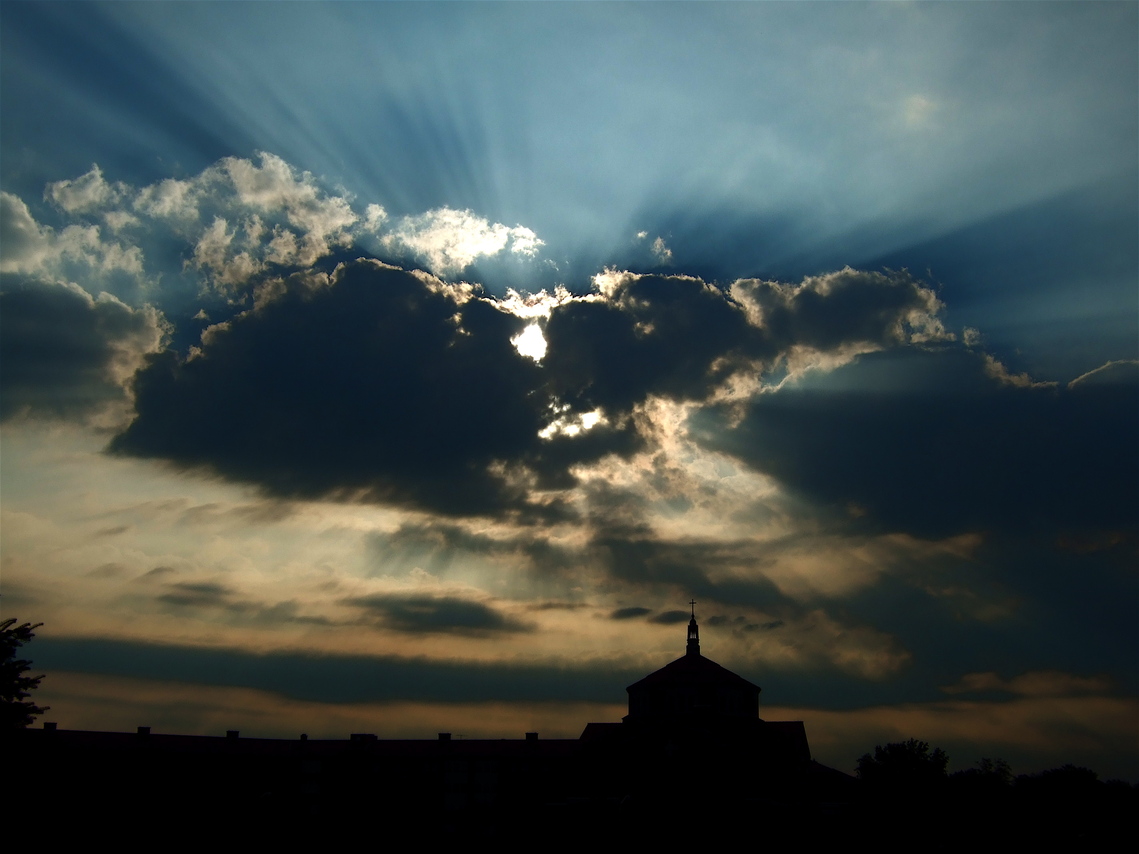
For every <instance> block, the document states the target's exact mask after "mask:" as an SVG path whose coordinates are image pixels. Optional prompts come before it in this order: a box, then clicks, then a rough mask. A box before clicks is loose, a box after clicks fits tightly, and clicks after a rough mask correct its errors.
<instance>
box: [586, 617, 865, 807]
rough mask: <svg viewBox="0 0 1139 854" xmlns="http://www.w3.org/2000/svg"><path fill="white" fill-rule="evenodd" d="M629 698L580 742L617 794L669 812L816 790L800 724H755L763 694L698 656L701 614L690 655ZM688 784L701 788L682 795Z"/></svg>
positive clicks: (635, 687)
mask: <svg viewBox="0 0 1139 854" xmlns="http://www.w3.org/2000/svg"><path fill="white" fill-rule="evenodd" d="M693 605H695V603H693ZM626 691H627V692H628V694H629V713H628V714H627V715H625V717H624V718H623V719H622V720H621V722H620V723H590V724H588V725H587V726H586V728H585V731H584V732H583V733H582V734H581V739H582V744H583V758H584V761H585V762H587V763H592V765H593V767H594V774H595V775H596V777H597V778H598V779H604V780H606V781H608V783H607V786H608V788H609V790H610V791H611V792H614V793H615V792H618V791H620V792H622V793H623V794H624V795H625V796H626V797H633V798H635V799H638V800H640V801H642V802H646V803H650V804H653V805H654V807H655V808H659V809H664V810H667V809H670V808H671V807H672V806H674V805H679V803H680V802H691V801H692V800H693V799H694V798H698V799H703V800H707V801H710V802H716V803H719V804H722V803H724V802H725V801H728V802H740V801H741V800H748V799H753V800H754V799H766V798H770V797H772V796H773V795H775V794H778V796H779V797H782V798H786V797H798V796H801V795H805V794H806V793H807V792H808V790H809V789H810V788H811V787H812V786H814V785H815V784H816V783H817V780H818V776H819V769H821V768H822V766H819V765H817V763H813V762H812V761H811V751H810V747H809V746H808V744H807V733H806V730H805V729H804V727H803V723H802V721H764V720H762V719H761V718H760V717H759V694H760V691H761V689H760V687H759V686H758V685H755V684H754V683H752V682H749V681H748V680H747V679H744V678H743V677H742V676H739V675H737V674H735V673H733V672H732V671H730V670H728V669H727V668H725V667H721V666H720V665H719V664H717V663H716V662H714V661H712V660H711V659H709V658H705V657H704V656H703V655H701V653H700V628H699V625H698V624H697V622H696V612H695V608H693V612H692V619H691V620H690V621H689V623H688V639H687V646H686V649H685V654H684V655H683V656H682V657H680V658H678V659H676V660H675V661H673V662H671V663H669V664H666V665H665V666H664V667H662V668H661V669H660V670H657V671H654V672H653V673H650V674H649V675H648V676H646V677H645V678H644V679H641V680H640V681H639V682H635V683H633V684H632V685H630V686H629V687H628V688H627V689H626ZM836 773H837V772H836ZM686 775H688V778H689V779H699V781H700V785H699V786H698V787H695V788H691V789H678V788H677V786H676V781H677V779H678V778H685V777H686ZM842 776H844V777H845V775H842Z"/></svg>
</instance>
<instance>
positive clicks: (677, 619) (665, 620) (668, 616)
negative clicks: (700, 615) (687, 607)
mask: <svg viewBox="0 0 1139 854" xmlns="http://www.w3.org/2000/svg"><path fill="white" fill-rule="evenodd" d="M689 619H691V614H689V612H688V611H664V612H663V613H660V614H655V615H653V616H652V617H649V622H650V623H660V624H661V625H665V626H672V625H675V624H676V623H687V622H688V621H689Z"/></svg>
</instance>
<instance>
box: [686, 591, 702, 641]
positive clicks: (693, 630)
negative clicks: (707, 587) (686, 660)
mask: <svg viewBox="0 0 1139 854" xmlns="http://www.w3.org/2000/svg"><path fill="white" fill-rule="evenodd" d="M688 604H689V605H691V606H692V619H691V620H689V621H688V649H687V650H685V654H686V655H699V654H700V627H699V626H698V625H696V600H695V599H693V600H692V601H691V602H689V603H688Z"/></svg>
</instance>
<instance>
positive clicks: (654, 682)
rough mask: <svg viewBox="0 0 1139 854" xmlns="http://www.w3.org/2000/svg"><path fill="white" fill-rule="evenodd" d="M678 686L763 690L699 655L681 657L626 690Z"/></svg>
mask: <svg viewBox="0 0 1139 854" xmlns="http://www.w3.org/2000/svg"><path fill="white" fill-rule="evenodd" d="M678 685H731V686H733V687H735V688H740V687H746V688H750V689H752V690H754V691H755V692H756V693H759V692H760V691H761V690H763V689H761V688H760V687H759V686H758V685H756V684H754V683H752V682H749V681H748V680H746V679H744V678H743V677H742V676H738V675H736V674H735V673H732V671H730V670H728V669H727V668H726V667H721V666H720V665H718V664H717V663H716V662H714V661H712V659H710V658H705V657H704V656H702V655H700V654H699V653H696V654H690V655H684V656H681V657H680V658H678V659H676V661H673V662H671V663H669V664H666V665H665V666H664V667H662V668H661V669H660V670H657V671H654V672H653V673H650V674H649V675H648V676H646V677H645V678H644V679H642V680H641V681H640V682H634V683H633V684H632V685H630V686H629V687H628V688H626V689H625V690H626V691H629V692H632V691H638V690H644V689H648V690H652V689H654V688H667V687H670V686H678Z"/></svg>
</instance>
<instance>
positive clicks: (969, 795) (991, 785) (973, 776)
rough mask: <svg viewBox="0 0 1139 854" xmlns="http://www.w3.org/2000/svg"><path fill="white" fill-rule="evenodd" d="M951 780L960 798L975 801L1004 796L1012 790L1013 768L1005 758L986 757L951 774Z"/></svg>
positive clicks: (952, 786)
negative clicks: (970, 766) (969, 766)
mask: <svg viewBox="0 0 1139 854" xmlns="http://www.w3.org/2000/svg"><path fill="white" fill-rule="evenodd" d="M949 782H950V784H951V788H952V789H953V791H954V793H955V794H956V795H957V797H958V798H963V799H967V800H973V801H977V800H992V799H997V798H1003V797H1006V796H1007V795H1008V794H1009V792H1011V791H1012V769H1011V768H1010V767H1009V764H1008V763H1007V762H1005V761H1004V760H1003V759H989V758H987V757H986V758H982V759H981V760H980V761H979V762H977V764H976V765H974V766H973V767H972V768H966V769H965V770H963V771H956V772H954V773H953V774H950V775H949Z"/></svg>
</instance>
